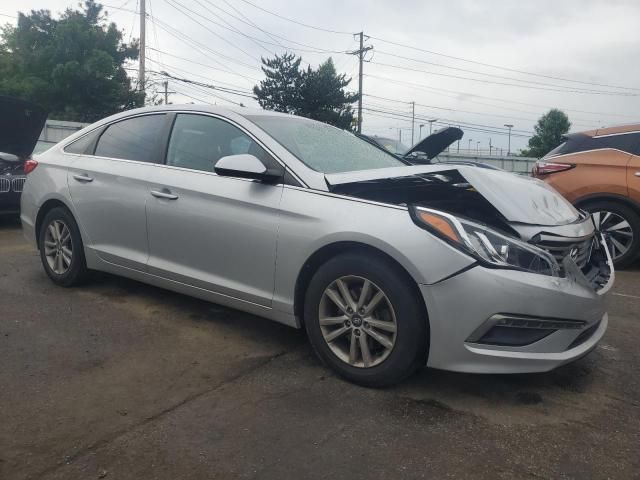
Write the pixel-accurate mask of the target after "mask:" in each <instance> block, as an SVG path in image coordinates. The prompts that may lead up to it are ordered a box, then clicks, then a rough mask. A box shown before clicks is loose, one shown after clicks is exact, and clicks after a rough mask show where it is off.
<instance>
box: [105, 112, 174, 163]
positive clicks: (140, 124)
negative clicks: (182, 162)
mask: <svg viewBox="0 0 640 480" xmlns="http://www.w3.org/2000/svg"><path fill="white" fill-rule="evenodd" d="M165 118H166V116H165V115H164V114H157V115H144V116H141V117H134V118H129V119H127V120H122V121H120V122H117V123H114V124H112V125H110V126H108V127H107V129H106V130H105V131H104V133H103V134H102V135H101V136H100V139H99V140H98V145H97V146H96V152H95V155H97V156H99V157H111V158H122V159H124V160H137V161H139V162H149V163H157V162H159V161H161V158H159V157H158V152H159V149H158V142H160V140H161V135H162V130H163V129H162V127H163V125H164V121H165Z"/></svg>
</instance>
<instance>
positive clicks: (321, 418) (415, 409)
mask: <svg viewBox="0 0 640 480" xmlns="http://www.w3.org/2000/svg"><path fill="white" fill-rule="evenodd" d="M0 258H1V259H2V267H1V268H0V306H1V308H2V310H1V312H2V313H0V478H2V479H6V480H9V479H24V478H45V479H49V478H56V479H65V480H66V479H91V478H108V479H146V478H153V479H172V480H173V479H177V478H180V479H194V478H207V479H211V478H221V479H228V478H260V479H282V478H305V479H313V478H349V479H361V478H362V479H389V478H488V479H497V478H509V479H512V478H553V479H557V478H580V479H584V478H603V479H604V478H620V479H629V478H640V453H639V452H640V376H639V375H638V371H639V367H640V349H639V348H638V340H637V339H640V319H639V318H638V314H639V313H640V265H637V266H636V267H635V268H632V269H630V270H627V271H624V272H618V276H617V283H616V285H615V287H614V292H613V294H611V295H610V296H609V304H610V308H609V311H610V324H609V330H608V332H607V334H606V336H605V338H604V339H603V341H602V343H601V344H600V346H599V347H598V348H597V349H596V350H595V351H594V352H593V353H591V354H590V355H588V356H587V357H585V358H583V359H581V360H579V361H577V362H575V363H573V364H571V365H568V366H565V367H562V368H560V369H558V370H555V371H553V372H550V373H546V374H536V375H515V376H497V375H495V376H494V375H466V374H454V373H446V372H440V371H436V370H430V369H425V370H423V371H421V372H419V373H418V374H417V375H415V376H414V377H412V378H411V379H409V380H408V381H406V382H404V383H403V384H401V385H399V386H396V387H393V388H389V389H384V390H372V389H364V388H359V387H357V386H354V385H351V384H349V383H346V382H344V381H342V380H340V379H339V378H337V377H335V376H334V375H333V374H332V373H331V372H330V371H328V370H326V369H325V368H323V367H322V366H321V365H320V364H319V363H318V361H317V360H316V358H315V357H314V356H313V355H312V353H311V349H310V347H309V345H308V344H307V342H306V339H305V337H304V335H303V334H302V333H301V332H298V331H295V330H292V329H289V328H287V327H284V326H281V325H278V324H275V323H272V322H269V321H265V320H262V319H260V318H257V317H253V316H251V315H247V314H244V313H241V312H238V311H234V310H231V309H227V308H223V307H220V306H217V305H214V304H210V303H206V302H202V301H199V300H194V299H192V298H189V297H185V296H182V295H178V294H174V293H171V292H167V291H164V290H161V289H158V288H153V287H149V286H146V285H143V284H141V283H137V282H133V281H129V280H125V279H121V278H117V277H112V276H108V275H96V276H95V278H94V279H93V280H92V281H91V282H90V283H89V284H88V285H87V286H84V287H82V288H75V289H62V288H59V287H56V286H54V285H53V284H52V283H51V282H50V281H49V280H48V279H47V277H46V276H45V274H44V272H43V271H42V268H41V265H40V262H39V258H38V256H37V253H36V251H35V249H34V248H33V247H32V246H31V245H27V244H26V243H25V241H24V240H23V238H22V235H21V231H20V228H19V225H18V224H17V223H16V222H14V221H11V220H7V219H4V220H0Z"/></svg>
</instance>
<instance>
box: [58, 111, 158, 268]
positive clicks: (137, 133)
mask: <svg viewBox="0 0 640 480" xmlns="http://www.w3.org/2000/svg"><path fill="white" fill-rule="evenodd" d="M167 121H168V119H167V115H166V114H152V115H140V116H136V117H130V118H127V119H124V120H120V121H118V122H115V123H112V124H110V125H108V126H107V127H106V128H103V129H102V130H100V131H95V132H93V133H89V134H88V135H87V138H88V140H86V139H85V137H81V138H80V139H79V140H77V141H76V142H74V143H72V144H70V145H69V146H68V147H67V149H68V150H67V154H69V153H70V154H72V155H74V156H75V159H74V161H73V162H72V163H71V166H70V168H69V170H68V177H67V182H68V185H69V192H70V194H71V199H72V202H73V207H74V210H75V213H76V216H77V217H78V220H79V221H78V223H79V225H80V228H81V229H82V231H83V234H84V236H85V243H86V244H87V247H88V248H90V249H92V250H94V251H95V253H96V254H97V255H98V256H99V257H100V258H101V259H103V260H105V261H108V262H110V263H114V264H116V265H121V266H125V267H128V268H133V269H136V270H142V271H144V270H146V267H147V260H148V257H149V243H148V239H147V221H146V220H147V219H146V204H147V202H148V201H149V198H150V196H149V192H150V191H151V184H150V178H151V177H152V176H153V170H154V168H155V167H157V164H158V163H159V162H162V160H163V152H164V148H163V146H164V145H166V140H165V139H166V128H168V126H169V125H168V123H167ZM91 135H98V138H97V143H96V142H95V141H93V143H92V142H91V137H90V136H91ZM163 136H164V139H163Z"/></svg>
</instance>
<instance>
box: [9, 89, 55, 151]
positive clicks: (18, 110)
mask: <svg viewBox="0 0 640 480" xmlns="http://www.w3.org/2000/svg"><path fill="white" fill-rule="evenodd" d="M0 112H2V114H0V152H3V153H9V154H12V155H16V156H18V157H20V158H21V159H25V158H27V157H29V155H31V153H33V149H34V148H35V146H36V143H37V142H38V137H40V132H42V128H43V127H44V124H45V122H46V120H47V112H46V111H44V110H43V109H42V108H40V107H38V106H37V105H34V104H33V103H30V102H26V101H24V100H20V99H17V98H11V97H3V96H0Z"/></svg>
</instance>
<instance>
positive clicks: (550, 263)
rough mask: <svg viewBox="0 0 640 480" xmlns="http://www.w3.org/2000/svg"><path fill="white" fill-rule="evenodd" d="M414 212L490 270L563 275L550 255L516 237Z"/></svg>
mask: <svg viewBox="0 0 640 480" xmlns="http://www.w3.org/2000/svg"><path fill="white" fill-rule="evenodd" d="M410 212H411V218H413V221H414V222H415V223H416V224H417V225H418V226H419V227H422V228H425V229H426V230H429V231H430V232H433V233H434V234H436V235H437V236H438V237H440V238H442V239H443V240H445V241H446V242H447V243H449V244H451V245H453V246H454V247H456V248H458V249H460V250H462V251H463V252H465V253H467V254H468V255H471V256H472V257H474V258H475V259H476V260H478V262H480V263H482V264H484V265H486V266H489V267H501V268H512V269H517V270H524V271H527V272H533V273H539V274H542V275H551V276H554V277H556V276H558V275H559V272H560V267H559V266H558V262H557V261H556V259H555V258H554V257H553V256H552V255H551V254H550V253H548V252H546V251H544V250H542V249H540V248H538V247H535V246H533V245H530V244H528V243H526V242H523V241H522V240H519V239H517V238H515V237H510V236H507V235H504V234H503V233H500V232H498V231H497V230H494V229H492V228H490V227H487V226H486V225H482V224H480V223H476V222H472V221H470V220H466V219H463V218H459V217H455V216H453V215H451V214H449V213H445V212H441V211H439V210H432V209H430V208H422V207H412V208H411V209H410Z"/></svg>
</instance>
